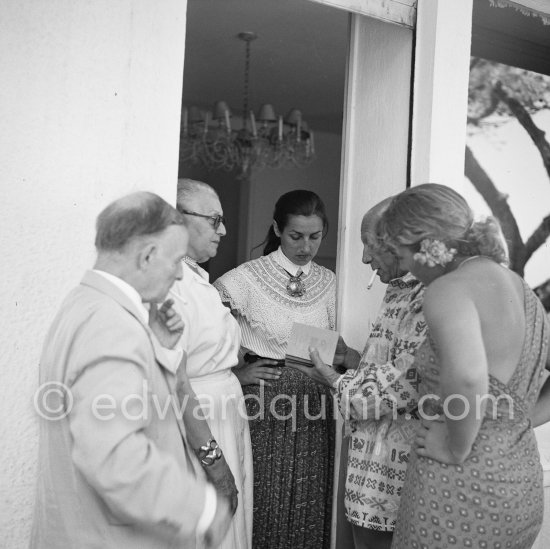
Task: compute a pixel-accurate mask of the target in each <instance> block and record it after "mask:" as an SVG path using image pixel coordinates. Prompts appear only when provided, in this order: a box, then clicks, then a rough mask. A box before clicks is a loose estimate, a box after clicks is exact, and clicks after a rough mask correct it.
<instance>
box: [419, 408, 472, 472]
mask: <svg viewBox="0 0 550 549" xmlns="http://www.w3.org/2000/svg"><path fill="white" fill-rule="evenodd" d="M413 448H414V450H415V451H416V453H417V454H418V455H419V456H422V457H426V458H429V459H434V460H436V461H440V462H441V463H446V464H448V465H459V464H460V463H462V462H463V460H460V459H458V458H457V457H456V456H455V455H454V454H453V452H452V451H451V448H450V446H449V430H448V428H447V423H446V421H445V420H444V419H443V418H442V419H435V420H422V422H421V424H420V427H419V429H418V432H417V433H416V439H415V441H414V444H413Z"/></svg>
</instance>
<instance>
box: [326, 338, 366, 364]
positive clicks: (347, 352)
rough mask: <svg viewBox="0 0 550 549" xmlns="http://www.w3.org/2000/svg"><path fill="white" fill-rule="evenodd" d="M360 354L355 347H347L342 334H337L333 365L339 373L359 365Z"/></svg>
mask: <svg viewBox="0 0 550 549" xmlns="http://www.w3.org/2000/svg"><path fill="white" fill-rule="evenodd" d="M360 360H361V355H360V354H359V352H358V351H356V350H355V349H352V348H351V347H348V346H347V345H346V342H345V341H344V339H343V337H342V336H338V343H337V344H336V352H335V353H334V362H333V363H332V364H333V366H335V367H336V370H337V371H338V372H340V373H345V372H346V370H352V369H353V370H355V369H356V368H357V366H358V365H359V362H360Z"/></svg>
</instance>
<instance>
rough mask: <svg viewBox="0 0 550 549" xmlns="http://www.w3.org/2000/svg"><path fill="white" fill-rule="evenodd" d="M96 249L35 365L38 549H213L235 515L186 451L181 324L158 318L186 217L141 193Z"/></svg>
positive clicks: (109, 219) (111, 215) (181, 248)
mask: <svg viewBox="0 0 550 549" xmlns="http://www.w3.org/2000/svg"><path fill="white" fill-rule="evenodd" d="M96 248H97V251H98V257H97V261H96V264H95V266H94V269H93V270H91V271H88V272H87V273H86V274H85V276H84V278H83V279H82V281H81V283H80V285H79V286H78V287H77V288H75V289H74V290H73V291H72V292H71V293H70V294H69V295H68V296H67V297H66V299H65V301H64V302H63V304H62V306H61V309H60V311H59V312H58V314H57V316H56V317H55V319H54V321H53V324H52V326H51V328H50V331H49V333H48V335H47V337H46V342H45V345H44V350H43V354H42V358H41V361H40V384H41V385H40V387H41V391H42V392H41V393H40V396H41V398H40V399H38V400H37V403H38V406H39V408H38V411H39V412H40V415H41V416H42V419H41V424H40V456H39V464H38V468H39V470H38V490H37V501H36V510H35V517H34V524H33V534H32V540H31V547H32V548H36V549H38V548H44V549H58V548H59V549H61V548H63V549H69V548H74V549H76V548H78V549H84V548H92V547H94V548H100V547H101V548H102V549H107V548H113V549H115V548H117V549H121V548H126V547H131V548H140V549H163V548H166V549H167V548H175V547H179V548H195V547H199V546H201V547H202V546H204V545H205V546H206V547H215V546H217V545H218V543H219V542H220V541H221V539H223V536H224V535H225V532H226V531H227V528H228V526H229V522H230V517H231V514H230V511H229V505H228V502H227V500H226V499H225V498H223V497H221V496H219V495H217V493H216V491H215V489H214V488H213V487H212V485H210V484H208V483H207V482H206V480H205V477H204V474H203V472H202V470H201V467H200V465H199V464H198V461H197V459H196V457H195V455H194V453H193V451H189V448H188V444H187V441H186V434H185V429H184V426H183V423H182V421H181V418H179V417H178V408H177V406H176V405H175V404H176V401H175V396H174V395H175V392H176V386H175V385H176V381H175V372H176V369H177V368H178V366H179V363H180V359H181V352H178V351H175V350H172V348H173V347H174V346H175V344H176V342H177V340H178V339H179V337H180V336H181V333H182V329H183V324H182V322H181V319H180V318H179V317H178V316H177V315H176V314H175V313H174V311H173V309H172V307H171V303H170V301H168V302H165V303H164V304H162V305H160V307H157V304H160V303H162V302H163V300H164V299H165V297H166V295H167V293H168V290H169V289H170V287H171V286H172V284H173V282H174V281H175V280H176V279H179V278H181V276H182V271H181V259H182V257H183V256H184V255H185V253H186V250H187V232H186V230H185V228H184V227H183V226H182V225H181V216H180V214H178V213H177V212H176V211H175V210H174V209H173V208H172V207H171V206H170V205H169V204H167V203H166V202H165V201H164V200H162V199H161V198H160V197H158V196H156V195H154V194H152V193H144V192H140V193H134V194H132V195H129V196H127V197H124V198H122V199H119V200H117V201H115V202H113V203H112V204H111V205H109V206H108V207H107V208H106V209H105V210H104V211H103V212H102V213H101V214H100V215H99V217H98V221H97V236H96ZM144 303H146V304H147V303H149V304H150V310H149V311H148V310H147V309H146V308H145V307H144V305H143V304H144Z"/></svg>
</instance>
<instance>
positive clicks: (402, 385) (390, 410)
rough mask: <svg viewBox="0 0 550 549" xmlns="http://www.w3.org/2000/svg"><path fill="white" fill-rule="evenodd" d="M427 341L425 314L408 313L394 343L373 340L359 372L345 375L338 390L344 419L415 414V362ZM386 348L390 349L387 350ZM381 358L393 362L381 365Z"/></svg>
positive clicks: (365, 352)
mask: <svg viewBox="0 0 550 549" xmlns="http://www.w3.org/2000/svg"><path fill="white" fill-rule="evenodd" d="M425 337H426V323H425V321H424V318H423V315H422V313H419V312H418V311H416V309H415V310H411V309H408V310H407V312H406V313H405V314H404V315H403V317H402V319H401V321H400V322H399V325H398V327H397V328H396V329H395V332H394V337H393V338H392V339H391V341H387V342H386V341H385V340H384V339H383V338H382V339H381V341H378V340H374V341H373V339H372V338H370V339H369V341H368V342H367V345H366V347H365V351H364V353H363V357H362V359H361V362H360V364H359V367H358V368H357V370H350V371H348V372H347V373H346V374H345V375H343V376H342V377H341V378H340V379H339V382H338V385H337V387H336V393H337V397H338V406H339V409H340V412H341V413H342V415H343V417H344V418H352V419H356V420H364V419H373V418H377V416H384V415H387V414H395V413H405V412H410V411H412V410H414V409H415V408H416V407H417V404H418V374H417V371H416V368H415V367H414V359H415V353H416V350H417V349H418V347H419V346H420V345H421V344H422V343H423V342H424V339H425ZM384 344H387V345H388V346H389V347H390V348H389V349H387V348H384V347H383V346H384ZM377 356H385V357H389V360H387V359H386V360H385V361H377V360H376V358H377Z"/></svg>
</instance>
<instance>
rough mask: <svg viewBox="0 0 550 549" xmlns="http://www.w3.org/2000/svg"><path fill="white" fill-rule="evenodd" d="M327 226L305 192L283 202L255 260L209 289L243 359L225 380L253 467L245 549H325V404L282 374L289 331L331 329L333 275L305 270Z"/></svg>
mask: <svg viewBox="0 0 550 549" xmlns="http://www.w3.org/2000/svg"><path fill="white" fill-rule="evenodd" d="M327 228H328V221H327V217H326V214H325V208H324V205H323V202H322V201H321V199H320V198H319V197H318V196H317V195H316V194H315V193H313V192H310V191H305V190H296V191H291V192H289V193H286V194H284V195H283V196H281V197H280V198H279V200H278V201H277V204H276V206H275V212H274V215H273V224H272V226H271V227H270V230H269V233H268V237H267V239H266V242H267V243H266V246H265V248H264V255H263V257H260V258H259V259H255V260H252V261H249V262H247V263H244V264H243V265H241V266H239V267H237V268H236V269H233V270H232V271H230V272H228V273H226V274H225V275H223V276H222V277H220V278H219V279H218V280H217V281H216V282H215V283H214V286H215V287H216V288H217V289H218V291H219V292H220V295H221V297H222V301H224V302H225V303H226V304H227V305H228V306H229V307H230V308H231V310H232V312H233V314H234V315H235V317H236V319H237V321H238V323H239V326H240V327H241V332H242V342H241V350H242V354H243V355H244V357H245V361H246V362H243V364H242V365H241V366H240V367H237V368H234V372H235V374H236V375H237V377H238V378H239V380H240V381H241V384H242V385H243V391H244V393H245V398H246V401H247V410H248V415H249V424H250V433H251V438H252V455H253V462H254V512H253V517H254V518H253V547H255V548H257V549H275V548H281V549H289V548H290V547H300V548H301V549H306V548H312V549H322V548H328V547H329V544H330V524H331V499H332V477H333V451H334V420H333V409H332V397H331V395H330V392H329V391H328V389H326V388H324V387H320V386H318V385H317V384H315V383H313V382H312V381H311V380H310V379H309V378H308V377H306V376H305V375H303V374H302V373H300V372H298V371H296V370H294V369H291V368H284V367H282V366H280V365H279V363H278V362H277V361H280V360H282V359H284V356H285V352H286V346H287V341H288V338H289V335H290V330H291V326H292V323H293V322H294V321H296V322H302V323H305V324H310V325H313V326H318V327H321V328H329V329H333V328H334V323H335V291H336V285H335V275H334V273H333V272H332V271H330V270H328V269H326V268H324V267H322V266H320V265H317V264H316V263H314V262H313V259H314V258H315V256H316V254H317V251H318V250H319V246H320V244H321V241H322V239H323V237H324V235H325V234H326V231H327Z"/></svg>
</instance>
